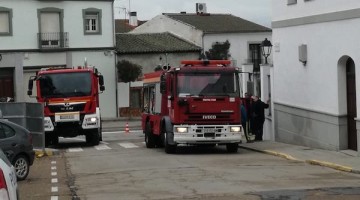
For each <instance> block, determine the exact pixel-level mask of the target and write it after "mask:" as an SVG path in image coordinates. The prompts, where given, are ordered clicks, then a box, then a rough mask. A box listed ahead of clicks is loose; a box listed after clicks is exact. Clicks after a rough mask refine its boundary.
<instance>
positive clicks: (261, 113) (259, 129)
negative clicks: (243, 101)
mask: <svg viewBox="0 0 360 200" xmlns="http://www.w3.org/2000/svg"><path fill="white" fill-rule="evenodd" d="M251 98H252V99H253V103H252V118H253V123H254V126H253V131H254V134H255V141H262V140H263V127H264V122H265V109H266V108H269V104H267V103H264V102H262V101H261V100H260V99H259V97H258V96H252V97H251Z"/></svg>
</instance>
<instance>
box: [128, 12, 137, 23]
mask: <svg viewBox="0 0 360 200" xmlns="http://www.w3.org/2000/svg"><path fill="white" fill-rule="evenodd" d="M136 15H137V14H136V12H130V19H129V24H130V26H138V19H137V16H136Z"/></svg>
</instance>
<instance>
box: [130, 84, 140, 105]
mask: <svg viewBox="0 0 360 200" xmlns="http://www.w3.org/2000/svg"><path fill="white" fill-rule="evenodd" d="M141 89H142V88H141V87H140V88H139V87H132V88H131V89H130V107H131V108H141Z"/></svg>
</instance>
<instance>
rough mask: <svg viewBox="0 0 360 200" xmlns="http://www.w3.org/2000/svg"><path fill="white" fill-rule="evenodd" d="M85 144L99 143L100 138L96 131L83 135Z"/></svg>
mask: <svg viewBox="0 0 360 200" xmlns="http://www.w3.org/2000/svg"><path fill="white" fill-rule="evenodd" d="M85 138H86V143H88V144H89V145H93V146H95V145H98V144H99V143H100V136H99V133H98V131H97V130H94V131H90V132H88V133H87V134H86V135H85Z"/></svg>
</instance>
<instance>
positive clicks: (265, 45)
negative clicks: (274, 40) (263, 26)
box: [260, 38, 272, 64]
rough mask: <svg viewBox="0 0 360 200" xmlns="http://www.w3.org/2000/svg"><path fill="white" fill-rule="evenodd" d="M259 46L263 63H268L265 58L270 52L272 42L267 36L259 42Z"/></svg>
mask: <svg viewBox="0 0 360 200" xmlns="http://www.w3.org/2000/svg"><path fill="white" fill-rule="evenodd" d="M260 46H261V52H262V54H263V56H264V57H265V64H268V62H267V58H268V57H269V55H270V54H271V48H272V44H271V42H270V41H269V40H268V39H267V38H265V40H264V41H262V42H261V45H260Z"/></svg>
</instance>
